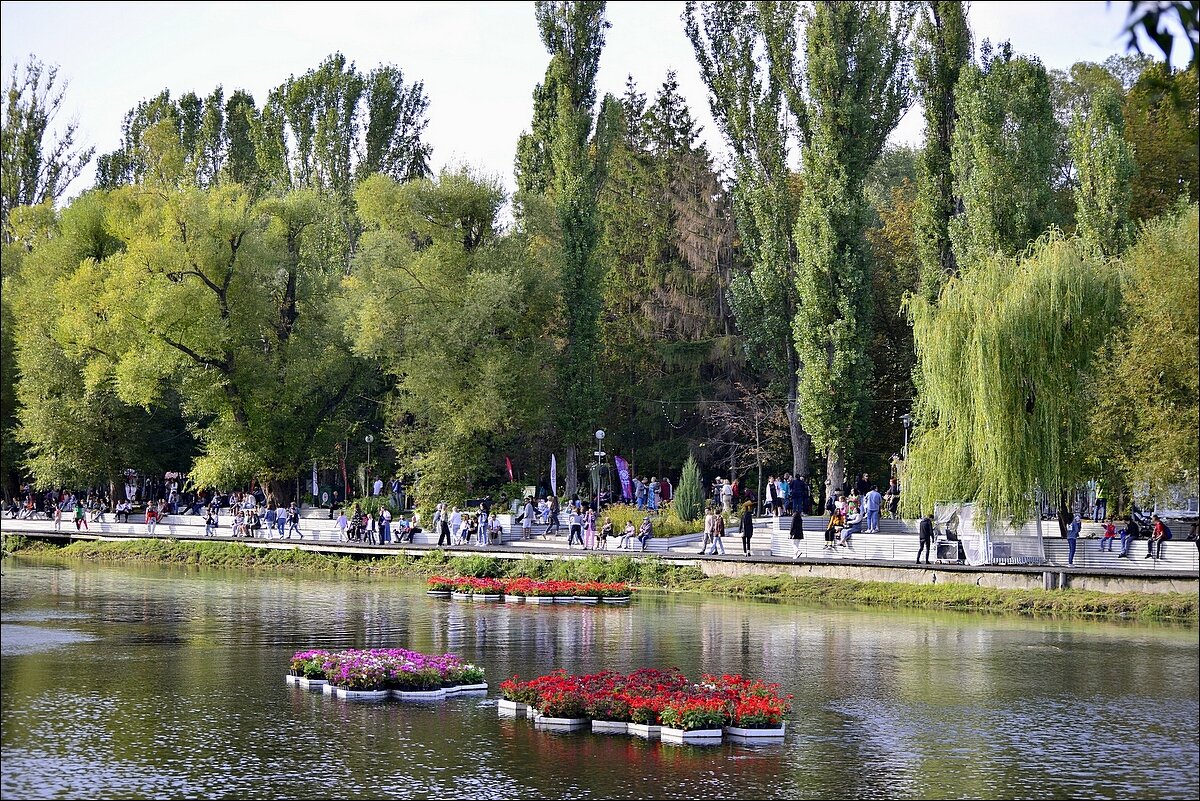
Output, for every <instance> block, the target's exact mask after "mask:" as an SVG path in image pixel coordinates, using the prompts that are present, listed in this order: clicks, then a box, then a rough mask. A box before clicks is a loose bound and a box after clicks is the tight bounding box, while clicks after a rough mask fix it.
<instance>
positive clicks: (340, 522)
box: [333, 509, 350, 542]
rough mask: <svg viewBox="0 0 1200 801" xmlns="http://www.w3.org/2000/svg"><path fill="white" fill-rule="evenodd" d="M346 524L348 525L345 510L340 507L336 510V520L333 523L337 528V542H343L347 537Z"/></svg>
mask: <svg viewBox="0 0 1200 801" xmlns="http://www.w3.org/2000/svg"><path fill="white" fill-rule="evenodd" d="M348 525H350V521H349V520H348V519H347V518H346V510H345V509H342V510H341V511H339V512H338V517H337V522H335V523H334V524H333V527H334V528H336V529H337V530H338V542H345V541H346V540H347V539H348V537H347V536H346V526H348Z"/></svg>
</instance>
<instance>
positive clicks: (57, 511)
mask: <svg viewBox="0 0 1200 801" xmlns="http://www.w3.org/2000/svg"><path fill="white" fill-rule="evenodd" d="M64 503H65V501H64ZM62 513H63V508H62V504H61V503H56V504H54V530H55V531H62ZM76 528H78V527H76Z"/></svg>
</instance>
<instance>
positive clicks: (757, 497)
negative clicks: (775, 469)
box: [754, 410, 763, 515]
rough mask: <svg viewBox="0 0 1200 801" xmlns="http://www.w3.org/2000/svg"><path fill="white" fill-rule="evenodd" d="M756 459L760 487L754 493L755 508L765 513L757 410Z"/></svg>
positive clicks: (755, 418)
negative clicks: (763, 508)
mask: <svg viewBox="0 0 1200 801" xmlns="http://www.w3.org/2000/svg"><path fill="white" fill-rule="evenodd" d="M754 460H755V461H756V462H757V463H758V488H757V489H756V490H755V493H754V508H755V509H758V513H759V514H760V515H761V514H762V513H763V510H762V497H763V483H762V467H763V462H762V434H761V431H760V427H759V417H758V411H757V410H755V412H754Z"/></svg>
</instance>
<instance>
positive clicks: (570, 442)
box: [534, 0, 619, 496]
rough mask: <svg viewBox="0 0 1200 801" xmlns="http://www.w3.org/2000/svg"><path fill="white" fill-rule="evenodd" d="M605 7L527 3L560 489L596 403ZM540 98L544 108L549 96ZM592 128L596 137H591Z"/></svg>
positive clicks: (610, 120)
mask: <svg viewBox="0 0 1200 801" xmlns="http://www.w3.org/2000/svg"><path fill="white" fill-rule="evenodd" d="M605 5H606V4H605V3H604V2H596V1H595V0H590V1H589V2H546V1H545V0H541V1H539V2H537V3H535V4H534V13H535V16H536V18H537V24H538V32H539V33H540V35H541V38H542V44H544V45H545V47H546V50H547V51H548V52H549V53H550V66H549V67H548V68H547V71H546V74H547V79H546V83H545V84H544V86H545V87H553V91H554V94H553V103H554V106H553V113H552V115H551V116H550V120H549V124H548V126H547V129H546V132H547V133H548V134H549V138H548V139H546V140H545V141H543V142H542V143H541V144H542V145H543V147H545V146H548V151H549V156H550V166H551V168H552V170H553V176H552V178H551V179H550V181H549V182H548V187H549V192H550V195H551V199H552V201H553V204H554V210H555V214H556V216H557V219H558V226H559V232H560V234H561V237H562V247H561V271H560V289H561V300H562V329H563V333H562V335H563V339H564V344H563V347H562V351H561V353H560V354H559V357H558V370H557V373H558V376H557V378H558V393H559V394H558V398H557V400H558V405H557V416H558V431H559V435H560V436H561V437H562V439H563V441H564V444H565V445H566V450H567V454H566V456H567V458H566V465H565V468H566V479H567V483H566V491H567V495H568V496H570V495H573V494H574V493H575V489H576V486H577V482H578V464H577V446H578V444H579V443H581V442H586V441H588V438H589V437H590V435H591V431H592V430H593V426H594V425H595V424H596V423H597V422H598V421H599V416H600V412H601V409H602V403H603V399H602V396H601V393H600V390H599V387H600V383H599V380H598V378H597V376H596V357H597V355H598V354H599V350H600V328H599V316H600V306H601V293H602V291H603V290H602V278H603V273H602V270H601V261H600V259H599V258H598V255H599V254H598V253H597V245H598V243H599V240H600V233H601V229H600V218H599V209H598V199H599V192H600V187H601V186H602V185H603V183H604V177H605V169H606V163H607V158H608V153H609V150H610V149H611V143H612V137H613V136H614V134H615V131H614V128H615V127H616V124H617V121H618V119H619V115H618V112H617V109H616V101H615V100H612V99H611V98H605V102H604V104H603V105H602V107H601V109H600V112H599V114H598V116H596V115H595V112H594V111H593V109H594V107H595V105H596V72H597V71H598V70H599V67H600V53H601V51H602V50H603V49H604V31H605V30H606V29H607V28H608V21H607V20H606V19H605V17H604V9H605ZM543 99H544V101H545V102H546V103H547V104H548V103H549V102H550V100H551V97H550V96H549V95H547V96H545V97H544V98H543ZM593 129H594V130H595V137H594V138H593V136H592V133H593Z"/></svg>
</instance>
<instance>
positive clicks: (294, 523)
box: [287, 502, 304, 540]
mask: <svg viewBox="0 0 1200 801" xmlns="http://www.w3.org/2000/svg"><path fill="white" fill-rule="evenodd" d="M287 521H288V530H287V538H288V539H289V540H290V539H291V538H292V532H293V531H294V532H296V536H297V537H299V538H300V539H304V534H303V533H302V532H301V531H300V510H299V509H297V508H296V504H295V502H293V503H292V505H291V506H289V507H288V510H287Z"/></svg>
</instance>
